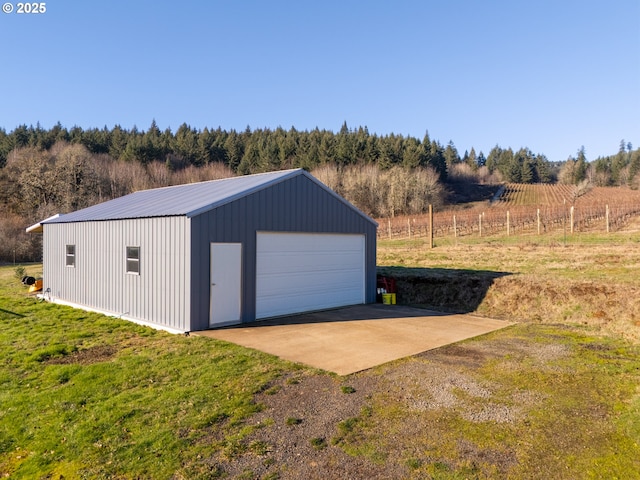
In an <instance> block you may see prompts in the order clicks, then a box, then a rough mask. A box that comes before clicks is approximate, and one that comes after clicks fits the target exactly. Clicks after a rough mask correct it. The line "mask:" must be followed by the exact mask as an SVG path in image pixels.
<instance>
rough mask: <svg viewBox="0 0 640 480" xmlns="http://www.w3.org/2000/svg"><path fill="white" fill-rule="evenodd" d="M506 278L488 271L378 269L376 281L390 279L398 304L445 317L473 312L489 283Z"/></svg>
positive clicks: (485, 293)
mask: <svg viewBox="0 0 640 480" xmlns="http://www.w3.org/2000/svg"><path fill="white" fill-rule="evenodd" d="M508 275H511V273H509V272H495V271H491V270H465V269H448V268H407V267H378V280H379V282H378V283H379V284H380V278H388V279H393V283H394V284H395V288H396V290H397V292H396V300H397V302H398V303H400V304H404V305H419V306H421V307H424V308H429V309H433V310H437V311H440V312H448V313H470V312H474V311H476V310H477V309H478V307H479V306H480V304H481V303H482V302H483V301H484V299H485V297H486V295H487V292H488V291H489V289H490V288H491V286H492V285H493V283H494V282H495V281H496V280H497V279H499V278H502V277H505V276H508Z"/></svg>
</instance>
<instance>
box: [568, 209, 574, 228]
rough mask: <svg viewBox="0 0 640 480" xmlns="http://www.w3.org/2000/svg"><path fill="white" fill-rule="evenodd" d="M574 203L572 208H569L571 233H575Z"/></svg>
mask: <svg viewBox="0 0 640 480" xmlns="http://www.w3.org/2000/svg"><path fill="white" fill-rule="evenodd" d="M573 208H574V207H573V205H571V209H570V210H569V222H570V223H569V225H570V226H571V235H573Z"/></svg>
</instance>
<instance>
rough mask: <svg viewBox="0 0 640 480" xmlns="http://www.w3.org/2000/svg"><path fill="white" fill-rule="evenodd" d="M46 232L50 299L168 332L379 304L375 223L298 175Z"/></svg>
mask: <svg viewBox="0 0 640 480" xmlns="http://www.w3.org/2000/svg"><path fill="white" fill-rule="evenodd" d="M41 226H42V231H43V235H44V237H43V243H44V254H43V263H44V266H43V268H44V274H43V281H44V292H45V297H46V298H48V299H49V300H51V301H56V302H60V303H66V304H70V305H73V306H77V307H80V308H85V309H91V310H97V311H100V312H104V313H107V314H111V315H115V316H119V317H122V318H127V319H130V320H133V321H137V322H140V323H143V324H150V325H152V326H155V327H160V328H164V329H167V330H170V331H176V332H187V331H193V330H204V329H207V328H211V327H217V326H222V325H229V324H236V323H245V322H252V321H254V320H256V319H262V318H269V317H274V316H280V315H288V314H293V313H299V312H306V311H313V310H321V309H327V308H333V307H338V306H345V305H355V304H362V303H372V302H375V299H376V271H375V268H376V256H375V255H376V228H377V224H376V222H375V221H373V220H372V219H371V218H369V217H368V216H366V215H365V214H363V213H362V212H360V211H359V210H358V209H356V208H355V207H354V206H353V205H351V204H350V203H348V202H347V201H346V200H344V199H343V198H342V197H340V196H338V195H337V194H336V193H334V192H333V191H332V190H330V189H329V188H328V187H326V186H325V185H323V184H322V183H321V182H319V181H318V180H316V179H315V178H314V177H313V176H311V175H310V174H308V173H307V172H305V171H304V170H301V169H295V170H286V171H279V172H272V173H264V174H258V175H247V176H243V177H234V178H229V179H224V180H214V181H210V182H202V183H195V184H188V185H178V186H173V187H166V188H159V189H153V190H144V191H139V192H135V193H132V194H130V195H126V196H124V197H121V198H117V199H115V200H111V201H108V202H104V203H101V204H98V205H95V206H93V207H89V208H86V209H83V210H79V211H77V212H74V213H70V214H66V215H61V216H59V217H56V218H50V219H47V220H45V221H43V222H42V223H41ZM30 230H32V231H33V230H34V228H33V227H31V228H30Z"/></svg>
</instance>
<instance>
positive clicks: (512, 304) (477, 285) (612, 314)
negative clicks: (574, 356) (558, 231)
mask: <svg viewBox="0 0 640 480" xmlns="http://www.w3.org/2000/svg"><path fill="white" fill-rule="evenodd" d="M570 240H571V241H570V242H568V243H567V244H566V245H565V244H563V243H560V242H562V240H559V241H554V240H551V241H550V240H548V239H545V240H544V241H543V242H541V243H533V241H532V240H531V238H530V239H528V240H523V242H521V243H512V240H509V243H507V241H506V239H497V240H496V239H493V240H492V241H491V243H466V244H458V245H448V246H437V247H436V248H434V249H433V250H430V249H429V248H428V247H427V245H426V244H425V243H424V242H422V241H414V242H406V241H405V242H385V241H382V242H380V244H379V249H378V264H379V265H380V266H381V268H380V271H381V273H383V274H388V275H392V276H394V277H396V278H397V279H398V290H399V292H398V298H399V300H400V301H403V302H405V303H418V304H424V305H427V306H430V307H432V308H438V309H441V310H450V311H451V310H462V311H474V312H476V313H478V314H481V315H486V316H490V317H496V318H506V319H509V320H515V321H521V322H540V323H570V324H573V325H576V324H578V325H583V326H587V327H589V328H593V329H594V330H597V331H600V332H601V333H603V334H609V335H617V336H622V337H624V338H626V339H629V340H632V341H634V342H637V343H640V280H639V279H640V234H639V233H638V229H637V225H636V224H631V225H629V226H628V228H627V229H626V230H625V231H624V232H618V233H616V234H612V235H610V236H605V235H600V236H596V235H589V236H582V237H572V238H571V239H570Z"/></svg>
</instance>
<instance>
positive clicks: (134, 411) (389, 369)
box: [0, 245, 640, 480]
mask: <svg viewBox="0 0 640 480" xmlns="http://www.w3.org/2000/svg"><path fill="white" fill-rule="evenodd" d="M387 247H388V246H387ZM389 248H390V249H389V250H385V251H383V253H382V256H383V257H388V258H391V257H392V256H393V251H391V248H392V247H389ZM493 248H494V247H492V246H489V247H487V249H486V250H484V251H483V252H484V253H485V256H486V259H485V260H486V262H487V263H486V265H483V266H484V267H490V265H491V264H493V263H495V264H496V265H500V262H501V261H502V260H501V259H502V258H503V257H504V255H502V254H501V253H500V252H496V253H495V255H493V256H492V255H490V252H491V250H492V249H493ZM496 248H497V247H496ZM504 248H506V249H507V251H508V252H513V253H514V254H515V253H516V252H520V249H518V248H516V249H515V250H513V249H512V248H511V246H508V245H507V246H506V247H504ZM624 250H625V249H624V248H622V249H620V250H615V251H614V252H607V253H606V254H607V255H611V254H614V255H617V254H622V253H621V252H623V251H624ZM465 251H466V247H460V246H458V247H456V248H454V249H453V250H446V249H444V248H443V249H441V250H435V251H434V252H431V253H429V254H428V255H429V256H427V257H426V260H420V258H423V257H421V256H420V255H422V254H420V253H419V252H417V251H415V250H413V249H410V250H406V251H405V250H401V251H400V253H399V254H401V255H406V257H407V259H408V262H409V263H408V265H417V266H422V264H421V262H422V261H426V262H429V259H431V260H433V261H434V262H436V263H437V258H436V256H442V257H443V259H442V262H445V263H446V262H447V260H446V258H444V257H447V258H454V257H455V258H456V260H455V261H456V262H458V263H457V264H456V268H460V269H471V268H472V266H473V265H474V263H473V262H474V260H473V258H474V254H473V252H468V253H467V254H468V255H469V259H468V263H465V262H463V261H462V259H461V257H462V253H464V252H465ZM534 253H536V252H535V251H534ZM537 253H538V254H539V253H540V252H537ZM456 254H460V255H459V256H458V257H456ZM553 254H555V253H554V251H551V252H548V255H553ZM604 254H605V253H604V252H594V254H593V256H592V257H593V258H595V260H593V262H592V263H589V265H591V266H590V267H588V268H589V269H592V268H597V265H598V261H597V259H598V258H599V257H598V255H604ZM630 255H632V256H634V255H636V254H635V253H634V252H631V253H630ZM412 256H415V258H413V257H412ZM542 261H546V260H544V257H543V259H542ZM563 261H567V262H568V261H569V260H568V259H565V260H563ZM526 265H528V263H526V262H525V260H524V259H523V260H522V266H523V267H524V266H526ZM443 266H444V265H443ZM38 268H39V266H37V265H32V266H28V267H27V272H28V273H29V274H31V275H37V274H38ZM492 268H495V267H492ZM535 268H536V267H532V271H533V272H534V273H535ZM527 275H533V273H531V274H527ZM609 275H612V276H613V277H615V275H614V274H613V273H608V274H607V276H609ZM619 275H620V276H621V277H620V279H621V280H620V284H621V285H625V284H626V283H627V282H626V279H627V273H626V272H622V273H620V274H619ZM513 276H515V275H513ZM613 277H612V278H613ZM505 278H508V277H505ZM527 279H529V277H527ZM533 280H536V281H540V278H538V277H532V281H533ZM542 280H544V278H543V279H542ZM565 280H566V279H565ZM609 280H611V278H608V279H607V281H609ZM532 285H533V286H532V287H531V288H530V289H535V283H533V284H532ZM508 286H509V285H507V287H508ZM523 291H524V290H523ZM496 298H497V297H496ZM531 305H532V306H531V307H530V308H535V307H534V306H533V304H531ZM545 308H546V307H545ZM630 328H631V327H630ZM633 328H636V327H635V326H634V327H633ZM321 375H322V376H324V377H325V378H324V379H323V380H326V377H329V379H330V381H328V382H327V384H328V385H329V387H326V388H316V389H313V390H312V391H309V387H307V386H305V385H306V383H307V382H309V381H310V379H314V380H318V379H320V376H321ZM292 377H295V381H288V380H287V379H289V380H291V378H292ZM346 378H347V379H348V381H347V384H343V381H344V380H345V379H341V378H336V377H332V376H330V375H329V376H328V375H326V374H325V373H323V372H320V371H316V370H312V369H307V368H304V367H301V366H299V365H296V364H292V363H289V362H284V361H281V360H279V359H277V358H275V357H273V356H270V355H267V354H262V353H260V352H256V351H253V350H250V349H246V348H242V347H238V346H235V345H232V344H228V343H224V342H219V341H215V340H213V339H210V338H206V337H199V336H188V337H186V336H181V335H172V334H168V333H165V332H161V331H156V330H152V329H150V328H146V327H141V326H137V325H135V324H133V323H130V322H126V321H122V320H118V319H115V318H109V317H105V316H103V315H98V314H92V313H87V312H84V311H81V310H76V309H72V308H69V307H64V306H59V305H54V304H49V303H45V302H40V301H38V300H37V299H35V298H34V297H29V296H28V295H26V288H25V287H24V286H23V285H21V284H20V281H19V279H18V278H16V276H15V271H14V268H13V267H0V478H4V477H8V478H16V479H45V478H46V479H55V480H59V479H62V478H64V479H67V480H68V479H81V478H91V479H93V478H98V479H100V478H105V479H106V478H118V479H134V478H148V479H176V480H179V479H189V480H191V479H212V478H252V479H253V478H260V479H267V478H268V479H278V478H281V479H287V478H308V476H305V475H304V474H303V473H300V472H306V473H307V474H308V473H309V470H308V469H307V470H296V468H301V467H300V465H303V466H306V467H307V468H308V466H309V465H311V464H316V465H325V466H326V465H328V466H329V467H327V468H329V469H330V470H329V472H330V473H329V474H326V475H325V478H327V479H329V478H340V471H341V467H342V466H343V465H344V464H345V462H349V461H353V463H354V464H355V465H365V466H366V465H369V466H371V465H373V467H371V469H370V470H369V472H371V471H375V472H382V473H380V476H378V477H376V478H409V479H467V478H469V479H471V478H473V479H495V478H544V479H555V478H557V479H576V478H580V479H583V478H585V479H589V478H592V479H598V478H607V479H609V478H610V479H615V478H618V479H625V480H627V479H638V478H640V387H639V385H640V346H639V345H638V344H637V343H633V342H630V341H627V340H625V339H624V338H621V337H616V336H612V335H607V334H606V333H603V332H602V331H600V330H597V329H595V330H594V329H593V328H592V327H591V326H590V325H585V324H584V323H582V322H577V323H576V322H563V321H562V320H561V319H560V317H558V320H554V321H553V322H551V323H546V324H542V323H536V322H533V321H532V322H523V323H520V324H517V325H515V326H513V327H510V328H505V329H503V330H500V331H497V332H493V333H491V334H488V335H485V336H482V337H479V338H474V339H470V340H467V341H465V342H461V343H458V344H455V345H450V346H446V347H443V348H441V349H436V350H433V351H429V352H424V353H422V354H420V355H416V356H412V357H408V358H404V359H400V360H397V361H395V362H390V363H388V364H385V365H381V366H378V367H375V368H373V369H371V370H368V371H364V372H360V373H357V374H354V375H352V376H349V377H346ZM310 383H313V382H310ZM351 385H355V388H352V387H351ZM366 388H368V389H369V390H368V391H367V392H366V394H363V395H362V397H361V398H362V400H359V402H362V403H358V404H357V405H356V406H357V409H355V410H354V412H360V413H358V414H355V416H354V413H353V412H352V413H350V414H349V415H345V416H344V418H340V419H339V420H337V421H336V420H335V417H331V415H327V411H325V410H324V409H325V408H326V409H329V410H331V409H334V408H335V405H336V404H335V403H332V399H333V401H334V402H335V399H336V398H339V399H340V400H339V402H340V403H339V404H340V405H342V404H344V403H345V402H347V401H348V400H347V399H351V398H354V397H355V396H356V395H358V393H360V392H361V389H366ZM304 391H307V395H309V396H311V397H312V398H313V399H314V400H315V401H317V403H314V404H315V405H316V407H315V409H314V410H313V411H312V412H306V411H304V410H300V409H299V404H298V402H299V399H300V398H301V395H302V393H303V392H304ZM265 397H267V398H268V400H264V399H265ZM260 398H262V399H263V401H264V402H265V404H262V403H260V400H258V399H260ZM287 399H288V400H287ZM287 402H289V403H287ZM325 406H326V407H325ZM260 415H262V416H264V417H265V418H263V420H262V421H261V422H256V421H254V419H255V418H256V416H260ZM278 415H279V416H278ZM325 417H327V418H334V420H332V422H333V423H331V424H330V425H329V426H330V428H329V431H331V432H332V433H331V434H327V430H325V429H324V425H322V422H317V420H318V419H320V420H321V419H322V418H325ZM276 418H282V420H281V421H276V420H274V419H276ZM312 420H313V421H312ZM316 423H319V425H318V428H319V430H313V427H312V426H313V425H315V424H316ZM301 429H308V430H302V431H303V432H304V435H303V436H302V437H298V439H297V440H296V437H295V436H293V435H294V434H295V433H296V432H300V431H301ZM288 435H292V436H291V437H290V438H289V437H288ZM274 439H277V441H276V440H274ZM281 441H282V442H284V443H285V444H286V445H288V447H287V448H288V449H286V450H285V451H287V452H291V451H296V452H297V454H296V455H288V456H285V457H284V459H283V460H281V459H280V458H282V457H278V453H279V452H278V451H277V450H278V448H277V446H276V445H279V444H280V443H278V442H281ZM287 442H289V443H287ZM297 455H300V458H302V460H301V461H299V462H298V463H296V461H297V459H296V456H297ZM240 460H242V461H243V462H244V463H242V465H244V466H243V467H242V468H243V470H242V473H241V474H239V475H240V476H235V477H231V476H229V475H231V474H229V475H227V473H225V472H232V471H234V470H233V467H234V465H237V464H239V462H240ZM234 462H235V463H234ZM245 467H246V468H245ZM313 468H319V467H317V466H316V467H313ZM311 471H313V470H311ZM385 472H393V473H391V474H388V475H385ZM398 472H401V474H398ZM316 478H318V477H316ZM354 478H357V476H356V477H354ZM367 478H368V477H367Z"/></svg>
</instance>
